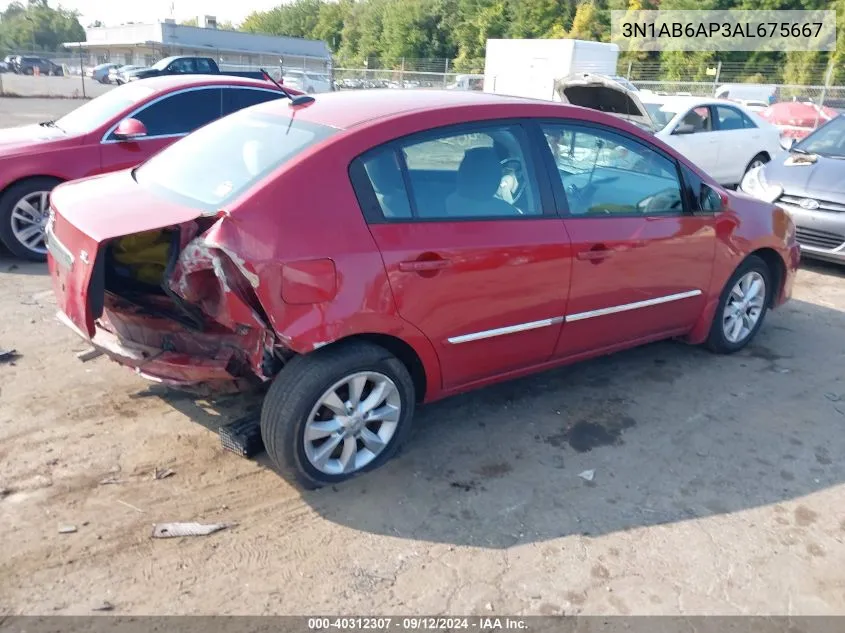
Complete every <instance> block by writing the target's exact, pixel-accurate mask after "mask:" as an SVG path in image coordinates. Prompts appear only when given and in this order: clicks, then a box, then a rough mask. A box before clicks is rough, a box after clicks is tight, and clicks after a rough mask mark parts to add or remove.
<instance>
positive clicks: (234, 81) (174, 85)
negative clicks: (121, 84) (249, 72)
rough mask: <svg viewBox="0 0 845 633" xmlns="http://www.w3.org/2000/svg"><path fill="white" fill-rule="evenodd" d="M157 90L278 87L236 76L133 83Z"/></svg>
mask: <svg viewBox="0 0 845 633" xmlns="http://www.w3.org/2000/svg"><path fill="white" fill-rule="evenodd" d="M132 83H135V84H138V85H141V86H147V87H148V88H150V89H152V90H155V91H156V92H169V91H171V90H176V89H179V88H191V87H193V86H218V85H219V86H251V87H255V88H270V89H271V90H275V89H276V87H275V86H274V85H273V84H272V83H270V82H269V81H264V80H262V79H250V78H249V77H236V76H235V75H163V76H161V77H149V78H147V79H139V80H138V81H137V82H132Z"/></svg>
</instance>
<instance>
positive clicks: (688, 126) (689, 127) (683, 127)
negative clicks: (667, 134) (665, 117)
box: [672, 122, 695, 134]
mask: <svg viewBox="0 0 845 633" xmlns="http://www.w3.org/2000/svg"><path fill="white" fill-rule="evenodd" d="M694 133H695V126H694V125H693V124H692V123H683V122H681V123H678V126H677V127H676V128H675V131H674V132H672V134H694Z"/></svg>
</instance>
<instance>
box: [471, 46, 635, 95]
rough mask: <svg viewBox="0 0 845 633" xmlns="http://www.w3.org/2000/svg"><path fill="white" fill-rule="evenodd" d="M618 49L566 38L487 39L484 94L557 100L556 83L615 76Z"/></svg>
mask: <svg viewBox="0 0 845 633" xmlns="http://www.w3.org/2000/svg"><path fill="white" fill-rule="evenodd" d="M618 59H619V47H618V46H617V45H616V44H605V43H604V42H588V41H585V40H569V39H565V40H563V39H546V40H544V39H534V40H487V55H486V57H485V60H484V92H492V93H496V94H502V95H511V96H517V97H531V98H535V99H547V100H552V101H559V100H560V97H558V96H557V95H556V93H555V80H556V79H560V78H561V77H566V76H568V75H571V74H573V73H582V72H583V73H593V74H596V75H609V76H613V75H615V74H616V62H617V61H618Z"/></svg>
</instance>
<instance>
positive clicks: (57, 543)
mask: <svg viewBox="0 0 845 633" xmlns="http://www.w3.org/2000/svg"><path fill="white" fill-rule="evenodd" d="M73 106H74V103H73V102H70V101H62V100H37V99H26V100H19V99H0V120H2V121H3V124H4V125H14V124H26V123H32V122H36V121H41V120H45V119H52V118H56V116H57V115H59V114H60V113H61V112H62V111H66V110H67V109H70V108H72V107H73ZM0 314H2V316H3V318H2V319H0V349H12V348H14V349H15V350H17V352H18V353H19V357H18V358H17V359H16V360H14V362H11V363H10V362H6V363H0V403H2V406H0V509H2V511H0V533H2V534H3V538H2V540H1V541H0V605H2V611H0V612H2V613H4V614H17V613H27V614H87V613H90V612H91V610H92V608H94V607H97V606H98V605H101V604H102V603H103V602H104V601H107V602H109V603H110V604H111V605H113V607H114V613H117V614H144V613H156V614H177V613H178V614H182V613H185V614H187V613H192V614H193V613H204V614H212V613H218V614H223V613H225V614H263V613H268V614H269V613H273V614H286V613H290V614H316V613H342V614H359V615H360V614H405V613H408V614H411V613H413V614H426V615H432V614H451V615H455V614H481V615H484V614H489V613H496V614H548V615H550V614H576V613H582V614H711V613H720V614H783V615H786V614H790V615H798V614H845V547H843V541H845V462H843V460H842V458H841V456H842V455H843V453H845V432H843V431H845V335H843V332H845V268H837V267H835V266H831V265H824V264H816V263H810V264H805V265H804V267H803V268H802V270H801V271H800V274H799V278H798V281H797V283H796V288H795V292H794V296H793V301H792V302H790V303H788V304H787V305H786V306H785V307H784V308H782V309H780V310H778V311H776V312H774V313H771V314H770V315H769V316H768V317H767V322H766V323H765V324H764V326H763V330H762V331H761V333H760V335H759V336H758V337H757V338H756V339H755V342H754V343H753V344H752V345H751V346H749V347H748V348H747V349H746V350H744V351H743V352H741V353H739V354H736V355H733V356H715V355H712V354H710V353H707V352H705V351H703V350H701V349H698V348H693V347H689V346H685V345H683V344H680V343H675V342H665V343H659V344H655V345H650V346H647V347H643V348H640V349H636V350H632V351H629V352H625V353H621V354H618V355H615V356H611V357H606V358H603V359H599V360H595V361H590V362H586V363H581V364H578V365H573V366H571V367H568V368H564V369H561V370H556V371H552V372H548V373H545V374H542V375H539V376H535V377H532V378H528V379H523V380H519V381H515V382H511V383H506V384H503V385H500V386H496V387H491V388H488V389H485V390H482V391H478V392H475V393H472V394H469V395H466V396H460V397H456V398H453V399H450V400H446V401H443V402H440V403H437V404H434V405H431V406H428V407H424V408H423V409H421V410H420V412H419V415H418V417H417V422H416V426H415V429H414V430H413V432H412V436H411V438H410V441H409V442H408V444H407V445H406V448H405V450H404V451H403V452H402V454H401V455H400V456H399V457H398V458H396V459H395V460H393V461H392V462H391V463H390V464H388V465H387V466H386V467H384V468H381V469H379V470H377V471H375V472H373V473H370V474H368V475H365V476H363V477H360V478H358V479H355V480H353V481H352V482H351V483H349V484H345V485H342V486H337V487H335V488H326V489H323V490H320V491H316V492H308V493H301V492H299V491H297V490H295V489H293V488H292V487H290V486H289V485H288V484H287V483H285V482H284V481H283V480H282V479H281V478H280V477H278V476H277V475H276V474H275V473H274V472H273V471H272V470H271V469H270V468H269V467H268V463H267V460H266V458H265V457H264V456H259V457H258V458H257V459H243V458H239V457H236V456H235V455H233V454H231V453H226V452H224V451H223V450H222V449H221V448H220V440H219V438H218V437H217V435H216V433H214V430H215V429H216V428H217V427H218V426H219V425H221V424H225V423H227V422H230V421H232V420H234V419H235V418H236V417H237V416H239V415H241V414H242V413H244V412H245V411H248V410H250V409H254V408H255V407H256V406H258V405H259V403H260V401H259V400H258V398H257V397H255V398H253V397H250V398H245V397H232V396H229V397H226V398H218V399H213V400H206V399H198V398H194V397H189V396H187V395H183V394H177V393H169V392H166V391H162V390H161V389H158V388H157V387H155V386H152V385H150V383H147V382H146V381H144V380H143V379H141V378H139V377H137V376H135V375H134V374H133V373H131V372H130V371H128V370H126V369H124V368H121V367H119V366H117V365H115V364H112V363H109V362H108V361H106V360H104V359H102V358H101V359H97V360H93V361H90V362H88V363H85V364H83V363H81V362H79V361H78V360H77V359H76V358H75V357H74V353H75V352H78V351H81V350H84V349H86V347H85V345H84V343H83V342H81V341H80V340H78V339H77V338H75V337H74V335H73V334H72V333H71V332H70V331H69V330H68V329H67V328H65V327H63V326H61V325H59V324H58V323H57V321H56V320H55V318H54V314H55V302H54V300H53V296H52V291H51V288H50V280H49V278H48V277H47V275H46V267H45V266H43V265H31V264H24V263H22V262H18V261H13V260H11V259H9V258H2V259H0ZM156 469H171V470H172V471H173V473H174V474H173V475H172V476H169V477H166V478H162V479H157V478H155V477H154V472H155V471H156ZM588 470H594V471H595V476H594V479H593V480H592V481H586V480H585V479H584V478H582V477H580V476H579V474H582V473H583V472H584V471H588ZM168 521H205V522H224V523H230V524H232V525H231V526H230V527H229V528H228V529H226V530H223V531H221V532H218V533H216V534H213V535H209V536H199V537H193V538H184V539H166V540H158V539H151V538H150V534H151V530H152V525H153V524H154V523H158V522H168ZM70 526H72V527H73V528H75V530H74V531H71V530H69V529H64V528H69V527H70Z"/></svg>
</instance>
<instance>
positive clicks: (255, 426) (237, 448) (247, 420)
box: [217, 415, 264, 457]
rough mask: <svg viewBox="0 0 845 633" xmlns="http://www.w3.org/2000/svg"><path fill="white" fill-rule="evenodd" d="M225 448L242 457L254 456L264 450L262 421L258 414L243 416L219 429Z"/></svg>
mask: <svg viewBox="0 0 845 633" xmlns="http://www.w3.org/2000/svg"><path fill="white" fill-rule="evenodd" d="M217 434H218V435H219V436H220V443H221V444H222V445H223V449H224V450H227V451H231V452H232V453H235V454H236V455H240V456H241V457H252V456H253V455H257V454H258V453H260V452H261V451H263V450H264V442H263V441H262V439H261V421H260V419H259V418H258V416H256V415H248V416H245V417H242V418H240V419H238V420H235V421H234V422H232V423H230V424H225V425H223V426H221V427H220V428H218V429H217Z"/></svg>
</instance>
